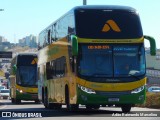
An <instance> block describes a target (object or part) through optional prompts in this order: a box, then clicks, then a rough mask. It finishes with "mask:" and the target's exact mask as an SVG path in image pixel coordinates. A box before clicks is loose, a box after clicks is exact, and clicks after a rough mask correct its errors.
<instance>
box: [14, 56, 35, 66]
mask: <svg viewBox="0 0 160 120" xmlns="http://www.w3.org/2000/svg"><path fill="white" fill-rule="evenodd" d="M25 65H37V56H36V55H35V56H34V55H33V56H31V55H19V56H18V60H17V66H25Z"/></svg>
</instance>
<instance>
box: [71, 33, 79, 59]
mask: <svg viewBox="0 0 160 120" xmlns="http://www.w3.org/2000/svg"><path fill="white" fill-rule="evenodd" d="M71 40H72V55H73V56H77V55H78V40H77V37H76V36H74V35H73V36H72V37H71Z"/></svg>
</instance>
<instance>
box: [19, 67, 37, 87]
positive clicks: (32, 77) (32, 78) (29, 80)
mask: <svg viewBox="0 0 160 120" xmlns="http://www.w3.org/2000/svg"><path fill="white" fill-rule="evenodd" d="M36 71H37V67H35V66H19V67H18V68H17V84H18V85H21V86H37V79H36V77H37V76H36Z"/></svg>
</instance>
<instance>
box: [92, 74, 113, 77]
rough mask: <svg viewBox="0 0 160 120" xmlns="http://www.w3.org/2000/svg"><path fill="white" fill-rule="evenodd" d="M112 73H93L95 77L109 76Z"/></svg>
mask: <svg viewBox="0 0 160 120" xmlns="http://www.w3.org/2000/svg"><path fill="white" fill-rule="evenodd" d="M109 75H110V74H93V77H109Z"/></svg>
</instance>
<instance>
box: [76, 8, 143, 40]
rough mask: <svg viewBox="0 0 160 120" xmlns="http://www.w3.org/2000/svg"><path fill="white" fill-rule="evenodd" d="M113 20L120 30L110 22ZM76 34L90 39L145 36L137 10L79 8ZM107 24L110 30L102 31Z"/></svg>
mask: <svg viewBox="0 0 160 120" xmlns="http://www.w3.org/2000/svg"><path fill="white" fill-rule="evenodd" d="M108 20H113V21H114V22H115V24H116V25H117V26H118V27H119V29H120V31H119V32H116V31H114V29H113V26H115V25H113V24H112V25H111V24H109V23H108ZM75 23H76V35H77V36H78V37H80V38H90V39H133V38H140V37H142V36H143V32H142V27H141V22H140V18H139V16H138V14H137V13H136V12H131V11H130V12H129V11H114V10H113V11H112V10H94V9H93V10H79V11H77V12H76V21H75ZM106 24H107V26H108V27H109V28H107V29H109V30H108V31H106V32H105V31H102V29H103V27H104V26H105V25H106Z"/></svg>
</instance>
